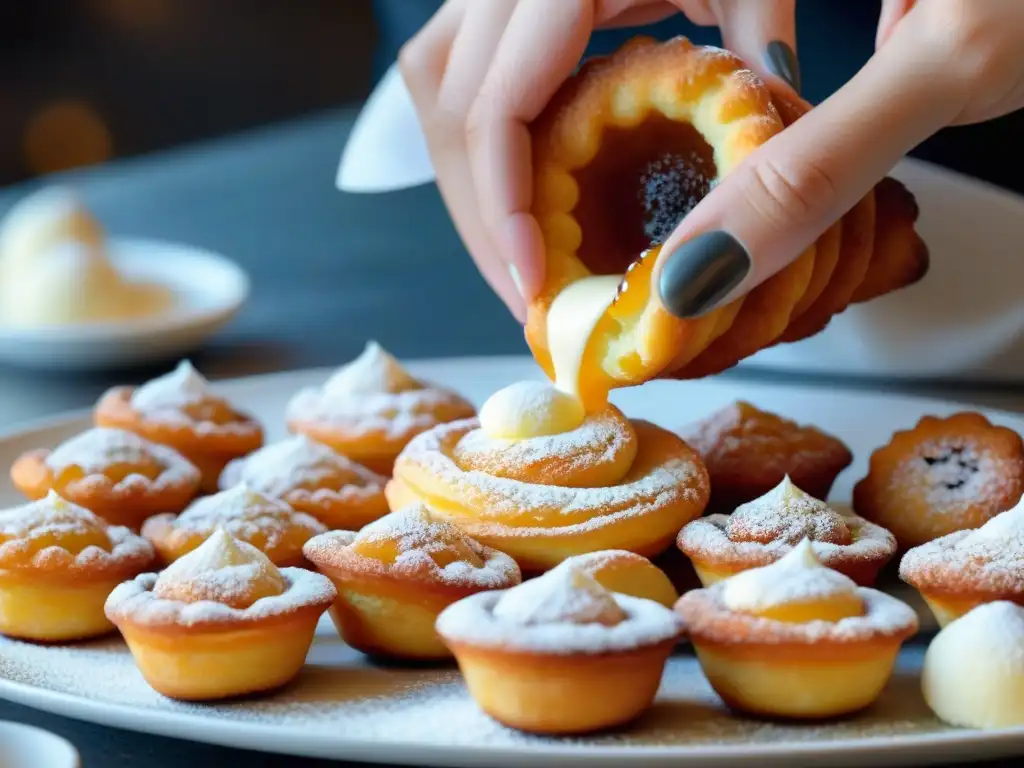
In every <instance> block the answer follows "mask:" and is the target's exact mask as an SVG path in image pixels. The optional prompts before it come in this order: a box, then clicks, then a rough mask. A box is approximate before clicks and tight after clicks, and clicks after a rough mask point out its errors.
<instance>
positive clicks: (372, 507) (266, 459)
mask: <svg viewBox="0 0 1024 768" xmlns="http://www.w3.org/2000/svg"><path fill="white" fill-rule="evenodd" d="M386 482H387V478H385V477H383V476H382V475H378V474H377V473H376V472H374V471H372V470H370V469H367V468H366V467H364V466H362V465H360V464H356V463H355V462H354V461H352V460H351V459H347V458H345V457H344V456H342V455H341V454H340V453H338V452H337V451H335V450H334V449H333V448H330V447H328V446H326V445H324V444H323V443H318V442H316V441H315V440H311V439H309V438H308V437H306V436H305V435H298V436H296V437H292V438H288V439H287V440H282V441H280V442H277V443H273V444H271V445H268V446H265V447H264V448H261V449H260V450H258V451H256V452H255V453H252V454H250V455H248V456H246V457H245V458H241V459H236V460H235V461H233V462H231V463H230V464H228V465H227V467H225V468H224V472H223V473H222V474H221V477H220V486H221V488H222V489H225V490H226V489H228V488H230V487H232V486H234V485H237V484H238V483H245V484H246V485H247V486H249V488H251V489H253V490H255V491H259V492H261V493H265V494H267V495H269V496H274V497H276V498H279V499H281V500H282V501H284V502H286V503H287V504H288V506H290V507H291V508H292V509H295V510H297V511H299V512H305V513H306V514H308V515H312V516H313V517H315V518H316V519H317V520H319V521H320V522H321V523H323V524H324V525H326V526H327V527H328V528H342V529H345V530H349V531H357V530H359V529H360V528H362V527H363V526H364V525H367V524H369V523H372V522H373V521H374V520H376V519H378V518H380V517H383V516H384V515H386V514H387V513H388V511H389V510H388V502H387V499H386V498H385V497H384V485H385V483H386Z"/></svg>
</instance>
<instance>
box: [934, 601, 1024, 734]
mask: <svg viewBox="0 0 1024 768" xmlns="http://www.w3.org/2000/svg"><path fill="white" fill-rule="evenodd" d="M1021 648H1024V608H1021V607H1020V606H1019V605H1017V604H1016V603H1009V602H996V603H987V604H985V605H982V606H979V607H977V608H974V609H973V610H971V611H970V612H969V613H967V614H966V615H964V616H963V618H960V619H957V620H956V621H955V622H953V623H952V624H950V625H949V626H948V627H946V628H945V629H943V630H942V631H941V632H939V634H938V635H936V636H935V639H934V640H932V642H931V645H929V646H928V651H927V652H926V653H925V655H924V667H923V669H922V670H921V692H922V693H923V694H924V700H925V701H926V702H927V703H928V706H929V707H931V710H932V711H933V712H934V713H935V714H936V716H937V717H938V718H939V719H940V720H944V721H945V722H947V723H949V724H950V725H958V726H960V727H963V728H1014V727H1020V726H1022V725H1024V654H1021V652H1020V649H1021Z"/></svg>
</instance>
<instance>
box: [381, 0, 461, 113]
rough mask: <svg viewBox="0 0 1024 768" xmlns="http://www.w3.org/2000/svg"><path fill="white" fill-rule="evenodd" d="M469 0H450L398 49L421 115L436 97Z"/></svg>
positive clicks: (415, 104) (402, 67) (408, 84)
mask: <svg viewBox="0 0 1024 768" xmlns="http://www.w3.org/2000/svg"><path fill="white" fill-rule="evenodd" d="M466 2H467V0H448V2H446V3H445V4H444V5H442V6H441V7H440V8H439V9H438V11H437V13H435V14H434V15H433V16H431V17H430V20H429V21H427V23H426V24H424V25H423V27H422V28H421V29H420V31H419V32H417V33H416V34H415V35H413V37H412V38H410V39H409V40H408V41H407V42H406V43H405V45H403V46H402V48H401V50H400V51H399V52H398V68H399V71H400V72H401V73H402V79H403V80H404V81H405V85H406V87H407V88H408V89H409V94H410V95H411V96H412V100H413V104H414V106H415V107H416V109H417V110H418V111H419V112H420V113H421V114H420V119H421V120H422V119H423V115H424V114H425V113H426V111H428V110H432V109H433V105H434V103H435V102H436V101H437V91H438V89H439V88H440V86H441V79H442V78H443V77H444V72H445V68H446V66H447V64H448V54H449V51H450V50H451V47H452V42H453V41H454V39H455V35H456V33H457V31H458V29H459V25H460V24H461V23H462V17H463V14H464V12H465V5H466Z"/></svg>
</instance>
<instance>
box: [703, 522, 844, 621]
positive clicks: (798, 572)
mask: <svg viewBox="0 0 1024 768" xmlns="http://www.w3.org/2000/svg"><path fill="white" fill-rule="evenodd" d="M849 600H859V598H858V597H857V584H856V583H855V582H854V581H853V579H851V578H849V577H848V576H844V575H843V574H841V573H839V572H838V571H833V570H831V569H830V568H826V567H825V566H824V565H822V564H821V561H820V560H819V559H818V556H817V555H815V554H814V548H813V547H812V546H811V542H810V540H809V539H804V540H803V541H801V542H800V543H799V544H797V545H796V546H795V547H793V549H792V550H790V552H789V553H788V554H787V555H786V556H785V557H782V558H780V559H779V560H777V561H776V562H774V563H772V564H770V565H766V566H764V567H761V568H753V569H751V570H749V571H742V572H740V573H737V574H736V575H735V576H732V577H731V578H729V579H727V580H726V581H725V583H724V585H723V587H722V602H723V603H724V604H725V606H726V607H727V608H728V609H729V610H732V611H738V612H741V613H751V614H767V613H771V612H772V611H773V610H774V609H778V608H784V607H791V606H799V605H801V604H809V603H815V604H817V603H828V602H830V601H843V602H845V601H849Z"/></svg>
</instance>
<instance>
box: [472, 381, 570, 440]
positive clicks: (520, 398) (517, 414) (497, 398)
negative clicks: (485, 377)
mask: <svg viewBox="0 0 1024 768" xmlns="http://www.w3.org/2000/svg"><path fill="white" fill-rule="evenodd" d="M585 417H586V412H585V411H584V409H583V403H582V402H580V400H579V399H577V398H576V397H573V396H572V395H569V394H566V393H565V392H562V391H561V390H558V389H555V387H553V386H551V384H549V383H547V382H543V381H519V382H516V383H515V384H510V385H509V386H507V387H505V388H504V389H499V390H498V391H497V392H495V393H494V394H493V395H491V396H490V397H489V398H488V399H487V402H485V403H484V405H483V407H482V408H481V409H480V428H481V429H482V430H483V431H484V433H485V434H486V435H487V436H488V437H493V438H496V439H504V440H522V439H526V438H530V437H544V436H545V435H558V434H562V433H563V432H569V431H571V430H573V429H576V428H577V427H578V426H579V425H580V424H582V423H583V419H584V418H585Z"/></svg>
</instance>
